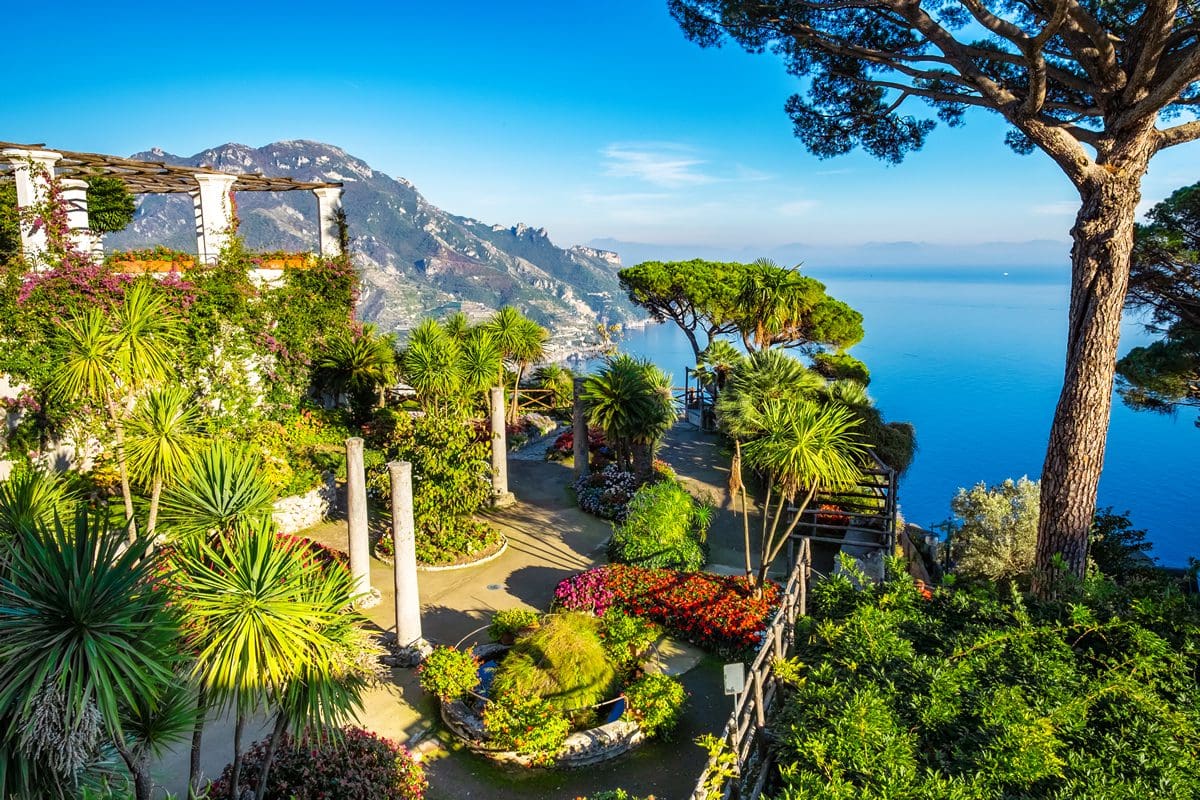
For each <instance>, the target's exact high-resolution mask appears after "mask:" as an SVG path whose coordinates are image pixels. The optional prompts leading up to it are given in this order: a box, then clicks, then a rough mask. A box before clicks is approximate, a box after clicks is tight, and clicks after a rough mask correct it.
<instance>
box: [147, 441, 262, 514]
mask: <svg viewBox="0 0 1200 800" xmlns="http://www.w3.org/2000/svg"><path fill="white" fill-rule="evenodd" d="M274 502H275V496H274V493H273V492H272V491H271V487H270V485H269V484H268V483H267V481H266V478H265V477H264V476H263V473H262V464H261V461H260V460H259V458H258V457H257V456H255V455H254V454H252V453H250V452H249V451H248V450H246V449H244V448H241V447H237V446H234V445H230V444H227V443H225V442H223V441H214V442H211V443H210V444H209V445H208V446H207V447H205V448H204V449H202V450H200V451H199V452H197V453H196V454H195V455H193V456H192V458H191V459H190V461H189V462H188V465H187V467H186V469H184V470H183V472H182V473H181V474H180V477H179V481H178V482H177V483H176V484H175V485H173V486H169V487H167V489H166V490H165V491H164V492H163V497H162V503H161V509H160V511H159V514H160V516H161V518H162V523H163V526H164V527H166V528H168V529H170V530H171V531H172V532H173V533H175V534H177V535H179V536H181V537H186V536H190V535H196V534H199V535H203V534H207V533H209V532H213V531H229V530H232V528H233V527H234V526H236V525H237V524H239V523H254V522H256V521H258V520H262V519H266V518H269V517H270V516H271V512H272V510H273V504H274Z"/></svg>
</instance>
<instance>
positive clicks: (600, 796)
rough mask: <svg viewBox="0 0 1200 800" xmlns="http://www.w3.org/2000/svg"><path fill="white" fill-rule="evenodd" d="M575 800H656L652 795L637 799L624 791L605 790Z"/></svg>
mask: <svg viewBox="0 0 1200 800" xmlns="http://www.w3.org/2000/svg"><path fill="white" fill-rule="evenodd" d="M575 800H655V798H654V795H652V794H649V795H646V796H645V797H635V796H634V795H631V794H630V793H629V792H627V791H625V790H624V789H605V790H604V791H602V792H596V793H595V794H591V795H588V796H587V797H583V796H579V797H576V798H575Z"/></svg>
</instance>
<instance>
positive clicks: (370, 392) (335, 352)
mask: <svg viewBox="0 0 1200 800" xmlns="http://www.w3.org/2000/svg"><path fill="white" fill-rule="evenodd" d="M395 382H396V349H395V342H394V341H393V338H392V337H391V336H385V335H382V334H380V333H378V332H377V331H376V330H375V326H374V325H372V324H370V323H367V324H365V325H363V326H362V327H361V328H354V329H345V330H342V331H338V332H337V333H335V334H334V335H333V336H331V337H329V339H328V340H327V341H326V343H325V348H324V351H323V352H322V353H321V355H320V356H319V357H318V358H317V361H316V371H315V372H314V373H313V385H314V387H315V388H316V389H317V390H318V391H322V392H328V393H329V394H331V395H333V396H334V397H335V398H336V397H340V396H342V395H347V396H348V397H349V400H350V408H351V409H352V410H353V412H354V416H355V419H357V420H358V421H359V422H365V421H366V420H367V419H368V418H369V417H370V415H371V409H372V408H374V407H375V405H376V404H377V403H378V401H379V396H380V394H381V393H382V391H383V390H384V389H386V388H388V387H389V386H391V385H392V384H393V383H395Z"/></svg>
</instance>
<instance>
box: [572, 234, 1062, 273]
mask: <svg viewBox="0 0 1200 800" xmlns="http://www.w3.org/2000/svg"><path fill="white" fill-rule="evenodd" d="M588 244H589V245H591V246H593V247H597V248H603V249H605V250H611V251H614V252H616V253H618V254H619V255H620V257H621V259H622V260H623V261H624V262H625V263H627V264H637V263H639V262H641V261H679V260H686V259H690V258H705V259H709V260H712V261H753V260H754V259H756V258H770V259H772V260H774V261H777V262H778V263H780V264H788V265H792V264H797V263H803V264H804V267H805V271H806V272H811V271H814V270H816V271H818V272H821V271H824V272H826V273H828V274H833V272H834V271H835V270H838V269H844V268H883V269H890V268H902V267H909V268H925V267H928V268H931V269H940V268H955V269H962V270H970V269H974V268H981V269H982V268H989V267H995V268H1004V269H1011V268H1015V269H1020V268H1022V267H1031V268H1062V269H1064V270H1066V269H1067V268H1068V267H1069V265H1070V252H1071V243H1070V242H1067V241H1065V240H1064V241H1056V240H1051V239H1030V240H1026V241H1017V242H984V243H979V244H965V245H951V244H934V243H931V242H866V243H864V244H848V245H813V244H804V243H801V242H797V243H793V244H784V245H777V246H773V247H766V248H762V249H757V250H753V249H750V248H733V247H712V246H706V245H698V246H697V245H687V244H646V243H642V242H624V241H620V240H618V239H593V240H592V241H590V242H588Z"/></svg>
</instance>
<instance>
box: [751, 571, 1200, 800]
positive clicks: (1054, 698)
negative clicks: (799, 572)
mask: <svg viewBox="0 0 1200 800" xmlns="http://www.w3.org/2000/svg"><path fill="white" fill-rule="evenodd" d="M847 583H848V582H840V581H839V582H831V581H823V582H821V583H819V584H817V585H816V586H815V587H814V588H813V600H814V602H813V605H812V613H813V615H812V617H810V618H807V619H805V620H803V621H802V623H801V626H800V628H799V630H798V632H797V633H798V637H797V638H798V651H797V654H796V657H795V659H794V661H793V664H792V666H793V668H794V669H792V670H791V671H790V672H791V675H792V676H794V681H793V685H792V687H791V690H790V692H789V693H788V697H789V699H788V700H787V702H786V704H785V706H784V707H783V710H782V711H781V713H780V714H779V715H778V716H777V717H776V718H775V719H774V720H773V721H772V722H771V729H772V733H773V734H774V736H775V737H776V738H775V741H776V742H777V743H778V745H777V746H778V747H779V750H778V751H777V752H778V754H779V761H780V764H781V770H780V772H779V776H780V777H781V779H782V783H783V785H782V786H781V787H780V793H779V794H780V796H786V797H794V798H816V797H821V798H832V800H841V798H846V799H847V800H849V798H855V800H858V798H863V799H864V800H882V798H885V797H886V798H897V799H900V800H918V799H924V798H934V797H937V798H942V797H945V798H960V799H961V800H983V799H984V798H994V797H1054V798H1064V799H1065V798H1079V799H1080V800H1082V799H1083V798H1136V797H1155V798H1178V799H1179V800H1182V798H1192V797H1197V796H1200V737H1198V735H1197V731H1200V688H1198V687H1197V684H1196V681H1195V670H1196V668H1197V665H1198V656H1197V651H1196V647H1195V641H1196V639H1195V637H1196V633H1197V631H1198V630H1200V608H1198V607H1197V604H1196V602H1195V600H1194V598H1192V599H1189V598H1185V597H1182V596H1180V595H1179V594H1178V592H1175V591H1166V590H1163V589H1158V588H1155V589H1153V591H1147V592H1143V593H1135V592H1132V591H1129V590H1125V589H1120V588H1119V587H1116V586H1115V585H1113V584H1111V583H1109V582H1107V581H1104V580H1098V579H1093V580H1092V581H1089V582H1086V583H1085V585H1084V586H1083V587H1081V593H1080V595H1079V596H1078V597H1077V598H1075V600H1074V601H1073V602H1072V603H1071V604H1070V605H1068V604H1065V603H1064V604H1059V603H1045V604H1039V605H1026V603H1025V601H1024V600H1023V599H1022V597H1021V596H1020V595H1018V594H1016V593H1012V594H1011V595H1010V596H1009V597H1007V598H1006V599H1002V600H1001V599H996V598H995V597H994V596H993V595H992V593H988V592H973V591H967V590H962V589H959V590H953V591H952V590H949V589H946V588H942V589H938V590H936V591H935V592H934V593H933V597H932V599H930V600H925V599H923V598H922V596H921V594H920V592H919V591H918V589H917V588H916V587H914V585H913V582H912V580H911V578H909V577H908V576H907V574H904V573H903V572H902V570H900V569H895V567H893V569H892V570H890V575H889V578H888V580H887V581H886V582H885V583H883V584H881V585H878V586H875V585H870V584H868V585H867V586H866V587H865V588H863V589H853V588H847V585H846V584H847ZM778 674H781V675H783V674H785V673H784V672H780V673H778Z"/></svg>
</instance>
